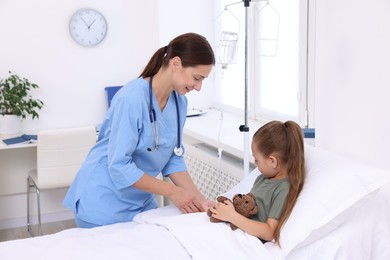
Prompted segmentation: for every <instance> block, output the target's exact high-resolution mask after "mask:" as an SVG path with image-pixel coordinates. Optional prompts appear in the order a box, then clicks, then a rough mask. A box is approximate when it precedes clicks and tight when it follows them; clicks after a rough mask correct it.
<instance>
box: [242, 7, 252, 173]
mask: <svg viewBox="0 0 390 260" xmlns="http://www.w3.org/2000/svg"><path fill="white" fill-rule="evenodd" d="M250 1H251V0H243V2H244V7H245V102H244V103H245V106H244V115H245V116H244V125H240V127H239V130H240V132H242V133H244V176H247V175H249V125H248V78H249V77H248V75H249V70H248V21H249V18H248V7H249V2H250Z"/></svg>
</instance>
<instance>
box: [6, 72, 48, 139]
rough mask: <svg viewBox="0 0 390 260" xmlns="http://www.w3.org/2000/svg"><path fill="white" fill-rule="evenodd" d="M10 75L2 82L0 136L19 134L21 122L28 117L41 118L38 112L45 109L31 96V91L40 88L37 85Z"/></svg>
mask: <svg viewBox="0 0 390 260" xmlns="http://www.w3.org/2000/svg"><path fill="white" fill-rule="evenodd" d="M8 73H9V76H8V77H7V78H5V79H2V80H1V81H0V134H16V133H18V132H19V130H20V125H21V120H22V119H24V118H26V117H27V116H31V117H32V119H34V118H39V114H38V111H39V110H40V109H41V108H42V107H43V102H42V101H41V100H39V99H33V98H32V97H31V95H30V94H29V92H30V90H31V89H36V88H39V86H38V85H37V84H34V83H31V82H30V81H29V80H28V79H26V78H24V77H20V76H18V75H17V74H14V73H12V72H11V71H9V72H8ZM15 124H16V125H15Z"/></svg>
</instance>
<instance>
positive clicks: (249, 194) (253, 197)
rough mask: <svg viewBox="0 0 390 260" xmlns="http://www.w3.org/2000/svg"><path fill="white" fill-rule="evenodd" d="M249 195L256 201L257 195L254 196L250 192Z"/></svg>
mask: <svg viewBox="0 0 390 260" xmlns="http://www.w3.org/2000/svg"><path fill="white" fill-rule="evenodd" d="M247 195H248V196H251V197H252V198H253V199H254V200H256V197H255V195H253V193H250V192H249V193H248V194H247Z"/></svg>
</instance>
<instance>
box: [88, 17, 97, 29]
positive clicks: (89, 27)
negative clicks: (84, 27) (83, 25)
mask: <svg viewBox="0 0 390 260" xmlns="http://www.w3.org/2000/svg"><path fill="white" fill-rule="evenodd" d="M95 21H96V19H95V20H93V22H92V23H91V24H90V25H89V26H88V30H89V29H91V26H92V24H93V23H94V22H95Z"/></svg>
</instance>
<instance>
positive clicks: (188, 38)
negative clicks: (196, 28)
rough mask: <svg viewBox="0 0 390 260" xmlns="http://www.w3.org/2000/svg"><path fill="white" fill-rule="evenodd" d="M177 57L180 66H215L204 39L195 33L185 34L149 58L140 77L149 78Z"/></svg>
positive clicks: (211, 51)
mask: <svg viewBox="0 0 390 260" xmlns="http://www.w3.org/2000/svg"><path fill="white" fill-rule="evenodd" d="M174 57H179V58H180V59H181V63H182V66H183V67H184V68H186V67H195V66H197V65H215V57H214V52H213V49H212V48H211V46H210V44H209V42H208V41H207V39H206V38H205V37H203V36H202V35H199V34H196V33H185V34H182V35H179V36H177V37H176V38H174V39H173V40H172V41H171V42H170V43H169V44H168V45H167V46H165V47H161V48H160V49H158V50H157V51H156V52H155V53H154V54H153V56H152V58H150V60H149V62H148V64H147V65H146V67H145V69H144V70H143V71H142V73H141V75H140V77H150V76H151V75H154V74H156V73H157V72H158V70H159V69H160V68H161V67H166V66H168V63H169V60H170V59H172V58H174Z"/></svg>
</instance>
